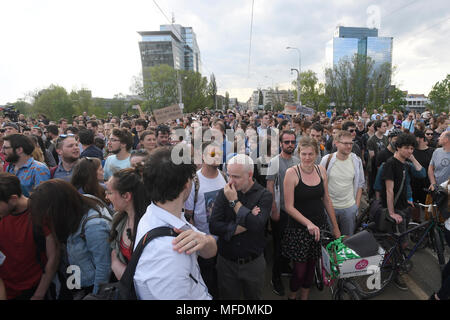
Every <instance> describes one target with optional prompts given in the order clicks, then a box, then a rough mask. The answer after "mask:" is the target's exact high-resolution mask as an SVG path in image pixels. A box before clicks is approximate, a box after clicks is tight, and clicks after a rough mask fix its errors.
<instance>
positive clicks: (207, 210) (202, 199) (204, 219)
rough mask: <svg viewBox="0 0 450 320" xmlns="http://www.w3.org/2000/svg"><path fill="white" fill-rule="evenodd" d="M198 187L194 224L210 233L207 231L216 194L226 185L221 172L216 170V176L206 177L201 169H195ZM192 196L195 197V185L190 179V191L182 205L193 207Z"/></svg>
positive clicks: (189, 208) (187, 207)
mask: <svg viewBox="0 0 450 320" xmlns="http://www.w3.org/2000/svg"><path fill="white" fill-rule="evenodd" d="M197 176H198V181H199V189H198V195H197V203H196V204H195V212H194V224H195V226H196V227H197V228H198V229H199V230H200V231H202V232H204V233H206V234H211V232H209V219H210V218H211V213H212V208H213V205H214V201H215V200H216V196H217V194H218V193H219V191H220V190H221V189H223V188H224V187H225V185H226V183H227V182H226V181H225V179H224V178H223V176H222V174H221V173H220V172H219V170H217V177H215V178H212V179H211V178H206V177H205V176H204V175H203V173H202V170H201V169H200V170H198V171H197ZM194 198H195V185H194V181H192V188H191V193H190V194H189V198H188V199H187V200H186V202H185V203H184V207H185V209H187V210H193V209H194Z"/></svg>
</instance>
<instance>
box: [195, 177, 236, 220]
mask: <svg viewBox="0 0 450 320" xmlns="http://www.w3.org/2000/svg"><path fill="white" fill-rule="evenodd" d="M219 172H220V174H221V175H222V177H223V179H224V180H225V182H228V178H227V175H226V174H225V172H223V171H222V170H219ZM193 180H194V208H193V209H192V214H194V212H195V206H196V204H197V199H198V191H199V190H200V180H199V179H198V175H197V173H195V176H194V178H193Z"/></svg>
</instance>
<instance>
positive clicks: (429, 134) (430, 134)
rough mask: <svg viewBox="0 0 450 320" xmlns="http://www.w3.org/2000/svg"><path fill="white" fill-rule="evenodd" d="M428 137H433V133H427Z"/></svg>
mask: <svg viewBox="0 0 450 320" xmlns="http://www.w3.org/2000/svg"><path fill="white" fill-rule="evenodd" d="M425 135H426V136H432V135H433V133H425Z"/></svg>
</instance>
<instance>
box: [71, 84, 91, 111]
mask: <svg viewBox="0 0 450 320" xmlns="http://www.w3.org/2000/svg"><path fill="white" fill-rule="evenodd" d="M69 97H70V99H71V100H72V102H73V107H74V112H75V114H82V113H83V112H87V113H88V114H89V115H90V114H92V113H93V112H92V111H93V110H92V108H93V106H94V105H93V101H92V92H91V90H88V89H85V88H83V89H81V90H78V91H73V90H72V92H71V93H70V94H69Z"/></svg>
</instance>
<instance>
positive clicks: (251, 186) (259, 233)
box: [209, 154, 272, 300]
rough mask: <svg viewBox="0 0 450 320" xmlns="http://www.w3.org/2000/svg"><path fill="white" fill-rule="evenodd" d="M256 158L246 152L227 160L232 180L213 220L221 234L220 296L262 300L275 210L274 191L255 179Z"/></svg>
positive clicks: (213, 228)
mask: <svg viewBox="0 0 450 320" xmlns="http://www.w3.org/2000/svg"><path fill="white" fill-rule="evenodd" d="M253 168H254V165H253V161H252V160H251V158H250V157H248V156H247V155H243V154H238V155H237V156H235V157H233V158H231V159H230V160H229V161H228V162H227V172H228V176H229V180H228V181H229V182H228V184H226V185H225V187H224V189H223V190H220V191H219V193H218V195H217V198H216V201H215V203H214V208H213V212H212V215H211V219H210V225H209V228H210V231H211V234H213V235H217V236H218V237H219V240H218V257H217V275H218V283H219V297H220V299H240V297H241V288H242V289H243V293H244V299H249V300H259V299H261V298H262V291H263V287H264V278H265V267H266V261H265V259H264V254H263V252H264V247H265V238H264V229H265V225H266V222H267V220H268V218H269V215H270V211H271V209H272V194H271V193H270V192H269V191H267V190H266V189H264V188H263V187H262V186H261V185H259V184H258V183H257V182H255V181H254V180H253V178H252V176H253Z"/></svg>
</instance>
